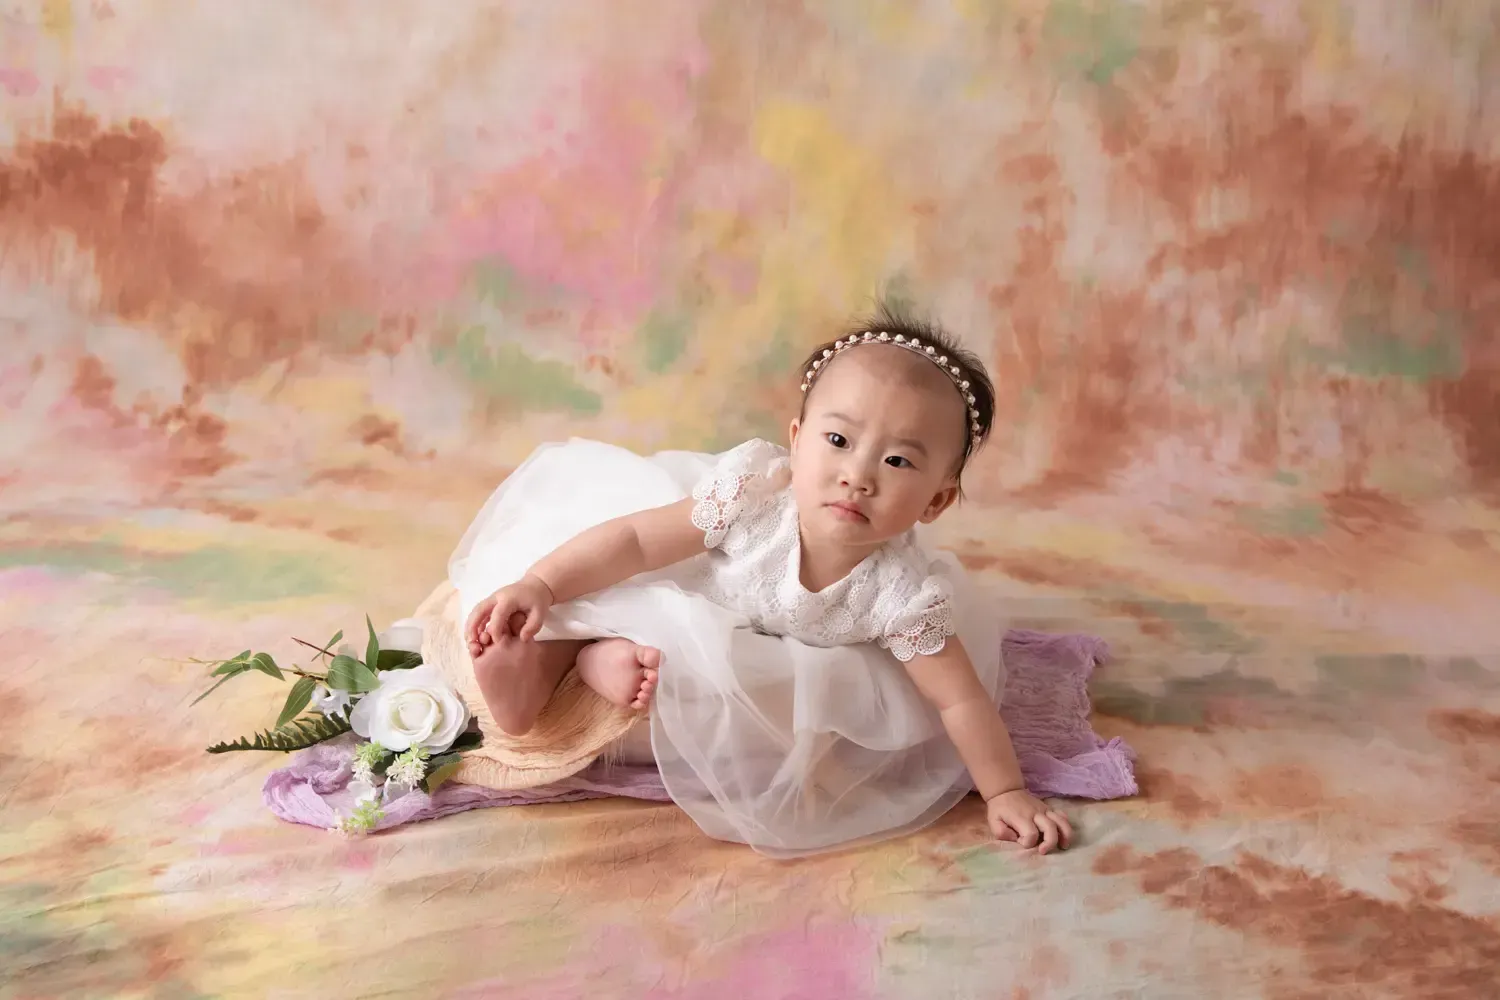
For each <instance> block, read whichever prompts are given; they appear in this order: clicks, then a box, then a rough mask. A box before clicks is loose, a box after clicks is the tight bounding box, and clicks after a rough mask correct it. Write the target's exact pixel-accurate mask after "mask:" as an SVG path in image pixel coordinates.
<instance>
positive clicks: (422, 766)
mask: <svg viewBox="0 0 1500 1000" xmlns="http://www.w3.org/2000/svg"><path fill="white" fill-rule="evenodd" d="M429 756H430V755H429V754H428V753H427V752H426V751H425V750H423V749H422V748H421V747H412V748H411V749H410V750H408V751H406V752H405V753H403V754H402V755H401V756H399V757H397V758H396V759H395V761H394V762H393V763H392V764H391V766H390V767H389V768H387V769H386V772H385V777H386V780H387V781H393V782H396V783H398V784H402V785H406V786H407V787H408V788H410V787H412V786H414V785H416V784H417V783H418V782H419V781H421V780H422V779H423V778H424V777H426V776H427V758H428V757H429Z"/></svg>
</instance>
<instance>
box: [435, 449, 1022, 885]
mask: <svg viewBox="0 0 1500 1000" xmlns="http://www.w3.org/2000/svg"><path fill="white" fill-rule="evenodd" d="M788 480H789V472H788V467H787V458H786V452H785V450H784V449H782V448H779V447H777V446H775V445H772V444H769V443H767V442H765V441H760V440H752V441H748V442H746V443H745V444H742V445H740V446H739V447H737V448H734V449H733V450H731V451H728V452H726V453H724V454H722V455H704V454H698V453H693V452H682V451H676V452H661V453H658V454H656V455H652V456H649V457H644V458H643V457H641V456H639V455H636V454H634V453H632V452H629V451H626V450H624V449H621V448H617V447H614V446H612V445H608V444H603V443H600V442H595V441H584V440H578V439H574V440H572V441H569V442H567V443H566V444H552V445H545V446H543V447H541V448H538V449H537V450H536V451H535V452H533V453H532V455H531V456H530V457H529V458H528V459H527V460H526V461H525V462H524V463H523V464H522V465H521V466H520V468H518V469H517V470H516V471H515V472H514V473H512V474H511V476H510V477H509V478H507V479H506V480H505V482H504V483H502V484H501V486H500V487H499V488H498V489H497V490H496V491H495V492H494V494H493V495H491V497H490V499H489V501H488V502H487V503H486V504H485V506H484V507H483V509H481V510H480V512H479V514H478V516H477V517H476V518H475V519H474V522H473V524H471V525H470V527H469V530H468V531H467V532H466V533H465V535H464V537H463V540H462V541H461V542H460V543H459V546H458V548H457V550H456V551H455V552H454V553H453V556H452V558H451V560H450V562H449V576H450V578H451V579H452V581H453V584H454V585H455V587H457V589H458V591H459V594H460V598H461V600H462V604H463V611H464V614H465V616H467V614H468V613H469V611H470V610H472V608H473V607H474V606H475V605H476V604H478V603H479V601H481V600H483V599H484V598H485V597H486V596H488V595H489V594H490V593H492V592H493V591H495V590H496V589H498V588H499V587H502V586H504V585H506V584H508V583H512V582H514V581H515V580H517V579H519V578H520V577H521V576H522V575H524V573H525V572H526V570H527V569H528V568H529V567H530V566H531V565H532V564H533V563H535V562H536V561H537V560H538V559H540V558H541V557H543V556H545V555H546V554H547V553H548V552H550V551H552V550H553V549H554V548H556V547H557V546H558V545H561V544H562V543H563V542H565V541H567V540H568V539H570V538H572V537H573V536H575V535H577V534H578V533H579V532H581V531H583V530H585V529H587V528H589V527H592V526H593V525H595V524H599V523H601V522H603V521H607V520H609V519H610V518H613V517H618V516H620V515H623V514H628V513H632V512H634V511H638V510H644V509H646V508H649V507H656V506H661V505H664V504H669V503H674V502H676V501H678V500H681V499H683V498H684V497H685V496H687V495H689V494H691V495H692V496H693V497H695V498H696V499H697V504H696V506H695V508H694V511H693V522H694V524H695V525H697V526H698V527H699V528H701V529H703V531H704V539H705V545H706V546H707V549H706V550H705V552H704V553H703V554H702V555H699V556H694V557H693V558H691V559H688V560H686V561H685V562H683V563H679V564H678V565H676V566H673V567H669V568H668V569H665V570H662V571H660V572H656V573H651V574H643V575H641V576H638V577H635V578H633V579H631V580H628V581H626V582H625V583H622V584H619V585H617V586H614V587H611V588H609V589H607V590H604V591H600V592H598V593H596V594H591V595H588V596H587V597H582V598H579V599H577V600H574V601H569V602H566V603H563V604H558V605H556V606H555V607H553V609H552V611H551V612H550V614H549V615H548V620H547V624H546V626H545V627H544V628H543V630H542V632H541V635H540V636H539V638H540V639H543V640H547V639H564V638H598V637H604V636H615V635H618V636H625V637H627V638H629V639H632V640H633V641H635V642H639V643H644V644H646V645H650V646H656V647H657V648H659V649H661V651H662V669H661V674H660V679H659V682H658V687H657V690H656V696H655V699H654V701H653V704H652V710H651V746H652V751H653V754H654V756H655V758H656V763H657V766H658V767H659V768H660V769H661V775H662V780H663V783H664V784H665V785H666V788H667V790H668V791H669V792H670V793H671V795H672V798H673V800H674V801H675V802H676V803H677V804H678V805H679V806H681V807H682V808H683V809H684V810H685V811H686V812H687V813H688V814H689V815H690V816H691V817H692V818H693V820H694V821H695V822H696V823H697V824H698V825H699V826H700V827H701V828H702V829H703V830H704V832H706V833H707V834H709V835H710V836H713V837H717V838H719V839H722V840H730V841H738V842H741V843H745V844H748V845H750V846H751V847H753V848H755V849H756V850H757V851H760V852H761V853H764V854H768V855H771V856H775V857H789V856H796V855H801V854H811V853H815V852H819V851H826V850H831V849H835V848H841V847H846V846H852V845H854V844H860V843H868V842H871V841H875V840H881V839H885V838H889V837H896V836H900V835H903V834H906V833H910V832H912V831H915V830H918V829H920V828H922V827H924V826H926V825H927V824H929V823H931V822H933V821H934V820H936V819H937V818H938V817H940V816H941V815H942V814H943V813H945V812H947V811H948V809H950V808H952V806H953V805H954V804H955V803H956V802H958V800H959V799H960V798H962V797H963V796H964V795H965V794H966V793H967V791H968V790H969V789H970V787H971V786H970V784H969V782H968V779H967V776H966V773H965V771H964V766H963V763H962V761H961V760H960V759H959V757H958V752H957V750H956V749H955V748H954V746H953V744H952V743H951V742H950V741H949V740H948V738H947V735H946V734H945V733H944V731H943V729H942V725H941V722H940V720H939V719H938V716H937V712H936V711H935V710H934V709H933V708H932V706H931V705H930V704H929V703H928V702H927V701H926V700H925V699H924V698H923V697H922V696H921V694H920V693H919V692H918V691H917V689H916V687H915V685H914V684H913V683H912V681H911V680H910V678H909V677H908V676H907V675H906V672H905V670H904V668H903V666H902V663H901V661H903V660H909V659H911V658H912V657H913V656H915V655H920V654H924V653H933V652H936V651H938V650H940V649H941V648H942V647H943V644H944V642H945V641H946V640H947V638H948V636H950V635H954V634H956V635H958V636H959V638H960V639H961V640H962V641H963V644H964V647H965V648H966V649H967V651H968V653H969V656H970V658H971V659H972V660H973V663H974V667H975V669H976V671H977V672H978V674H979V677H980V679H981V681H982V682H983V683H984V685H985V688H986V689H987V690H988V691H989V692H990V695H991V697H992V698H993V699H994V700H995V701H996V702H997V704H998V699H999V694H1000V692H1001V691H1002V690H1003V687H1004V667H1003V665H1002V663H1001V659H1000V641H1001V636H1002V630H1003V629H1002V624H1001V622H1000V621H999V619H998V616H997V615H996V614H995V611H994V607H995V606H994V605H993V604H992V603H990V602H986V601H984V600H983V599H982V597H981V595H980V594H979V593H978V592H977V590H976V588H975V587H974V586H972V584H971V583H970V581H969V580H968V578H967V576H966V575H965V573H964V571H963V569H962V567H961V566H960V565H959V563H958V561H957V560H956V559H955V558H953V556H952V555H950V554H948V553H945V552H930V551H929V550H928V549H927V548H926V547H924V545H923V544H922V542H921V540H920V538H919V536H918V534H917V531H916V530H914V531H913V532H910V533H908V534H907V535H906V536H903V537H902V538H900V539H897V540H895V541H893V542H891V543H889V544H887V545H885V546H883V547H882V548H881V549H879V550H877V551H876V552H875V553H873V554H872V555H870V556H869V557H868V558H866V559H865V560H864V561H863V562H861V563H860V564H859V565H858V566H857V567H855V569H854V570H853V571H852V572H851V573H850V574H849V575H848V576H847V577H845V578H844V579H843V580H840V581H839V582H837V583H835V584H833V585H831V586H829V587H827V588H825V589H824V590H821V591H818V592H816V593H813V592H809V591H808V590H807V589H805V588H804V587H803V586H802V584H801V581H800V576H799V564H800V561H801V545H800V542H799V535H798V521H797V509H796V505H795V503H794V501H793V498H792V494H791V491H790V490H789V489H788V488H787V484H788Z"/></svg>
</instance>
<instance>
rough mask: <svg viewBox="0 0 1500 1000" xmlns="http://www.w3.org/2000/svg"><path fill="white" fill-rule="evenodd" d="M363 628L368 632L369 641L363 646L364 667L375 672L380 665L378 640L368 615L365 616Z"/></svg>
mask: <svg viewBox="0 0 1500 1000" xmlns="http://www.w3.org/2000/svg"><path fill="white" fill-rule="evenodd" d="M365 627H366V628H368V629H369V630H370V641H369V642H368V643H367V644H366V645H365V666H367V667H369V668H370V669H371V670H376V669H379V663H380V639H379V638H378V637H377V636H376V635H375V625H374V623H372V622H371V621H370V616H369V615H365Z"/></svg>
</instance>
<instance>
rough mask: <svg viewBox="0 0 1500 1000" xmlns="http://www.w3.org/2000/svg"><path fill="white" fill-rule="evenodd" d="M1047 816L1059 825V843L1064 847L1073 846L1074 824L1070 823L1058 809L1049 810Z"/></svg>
mask: <svg viewBox="0 0 1500 1000" xmlns="http://www.w3.org/2000/svg"><path fill="white" fill-rule="evenodd" d="M1047 815H1048V816H1050V817H1052V820H1053V822H1055V823H1056V824H1057V833H1058V843H1060V844H1061V845H1062V846H1063V847H1070V846H1072V844H1073V824H1072V823H1069V822H1068V817H1067V816H1065V815H1063V814H1062V813H1061V812H1059V811H1058V810H1056V809H1048V810H1047Z"/></svg>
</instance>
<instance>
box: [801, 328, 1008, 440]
mask: <svg viewBox="0 0 1500 1000" xmlns="http://www.w3.org/2000/svg"><path fill="white" fill-rule="evenodd" d="M856 344H892V345H894V346H896V347H901V348H905V349H906V350H908V351H911V352H912V353H913V354H916V355H920V356H921V357H924V358H926V359H927V360H928V361H931V362H932V363H933V364H935V365H937V366H938V368H939V369H941V370H942V372H943V374H944V375H947V376H948V378H949V380H950V381H952V383H953V385H954V387H955V388H957V389H958V391H959V393H960V394H961V395H962V396H963V397H964V402H966V403H967V404H968V405H969V441H970V450H971V451H972V450H973V449H974V448H978V447H979V431H980V428H979V411H978V410H977V409H975V408H974V394H973V393H972V392H970V391H969V381H968V379H966V378H964V377H963V374H964V373H963V369H961V368H959V367H958V365H954V364H949V363H948V355H946V354H939V353H938V352H937V350H936V349H935V348H934V347H933V346H932V345H931V344H923V343H922V342H921V341H920V340H918V339H917V338H916V337H911V338H909V339H908V338H907V337H906V336H905V335H903V334H900V333H898V334H896V335H895V336H894V337H892V336H891V335H890V334H888V333H886V332H884V331H881V332H879V333H874V332H871V331H869V330H866V331H865V332H864V333H856V334H854V335H852V336H850V337H849V338H847V339H845V340H835V341H834V342H833V346H832V347H830V348H827V349H826V350H824V351H823V356H822V357H821V358H818V359H817V360H816V361H814V362H813V363H812V367H811V368H809V369H808V370H807V371H805V372H803V373H802V391H803V392H806V391H807V390H808V389H810V388H811V387H812V384H813V379H815V378H817V377H818V373H819V372H820V371H822V369H823V366H825V365H827V364H828V362H829V361H831V360H833V356H834V355H836V354H842V353H843V352H844V351H847V350H848V349H849V348H851V347H853V346H855V345H856Z"/></svg>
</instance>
